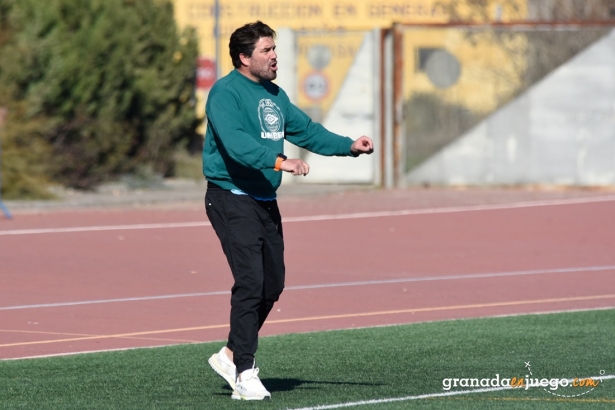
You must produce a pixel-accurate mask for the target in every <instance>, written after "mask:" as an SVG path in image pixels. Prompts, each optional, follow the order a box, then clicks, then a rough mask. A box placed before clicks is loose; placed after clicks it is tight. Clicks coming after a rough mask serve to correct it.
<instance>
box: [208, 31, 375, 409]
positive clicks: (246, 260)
mask: <svg viewBox="0 0 615 410" xmlns="http://www.w3.org/2000/svg"><path fill="white" fill-rule="evenodd" d="M275 36H276V33H275V31H273V30H272V29H271V28H270V27H269V26H267V25H266V24H264V23H262V22H260V21H257V22H255V23H251V24H246V25H245V26H243V27H241V28H238V29H237V30H236V31H235V32H234V33H233V34H232V35H231V38H230V43H229V47H230V54H231V58H232V60H233V65H234V67H235V69H234V70H233V71H232V72H231V73H229V74H228V75H227V76H225V77H224V78H222V79H220V80H219V81H217V82H216V84H215V85H214V86H213V88H212V89H211V91H210V93H209V98H208V100H207V105H206V111H207V132H206V134H205V144H204V147H203V173H204V174H205V177H206V178H207V181H208V185H207V193H206V195H205V208H206V211H207V217H208V218H209V220H210V221H211V225H212V227H213V228H214V230H215V232H216V234H217V236H218V238H219V239H220V243H221V244H222V249H223V251H224V254H225V255H226V258H227V260H228V263H229V266H230V268H231V272H232V274H233V278H234V280H235V283H234V285H233V287H232V292H231V319H230V325H231V330H230V333H229V336H228V342H227V345H226V346H225V347H223V348H222V349H221V350H220V351H219V352H218V353H215V354H214V355H212V356H211V358H210V359H209V364H210V365H211V367H212V368H213V369H214V370H215V371H216V373H218V374H219V375H220V376H221V377H223V378H224V379H225V380H226V381H227V382H228V383H229V385H230V386H231V388H232V389H233V394H232V398H233V399H237V400H263V399H269V398H271V394H270V393H269V392H268V391H267V389H266V388H265V387H264V386H263V384H262V383H261V381H260V379H259V378H258V372H259V369H258V368H256V365H255V359H254V354H255V353H256V349H257V345H258V331H259V329H260V328H261V326H262V325H263V323H264V322H265V319H266V318H267V315H268V314H269V312H270V311H271V309H272V307H273V304H274V303H275V302H276V301H277V300H278V299H279V297H280V294H281V293H282V289H283V288H284V275H285V271H284V242H283V233H282V221H281V216H280V212H279V210H278V205H277V202H276V190H277V188H278V187H279V186H280V183H281V180H282V175H281V174H282V172H281V171H284V172H289V173H291V174H292V175H304V176H305V175H307V174H308V172H309V170H310V167H309V166H308V164H306V163H305V162H304V161H303V160H301V159H298V158H295V159H290V158H287V157H286V156H284V154H283V148H284V146H283V142H284V139H287V140H288V141H289V142H291V143H293V144H295V145H298V146H300V147H303V148H306V149H308V150H310V151H312V152H315V153H317V154H321V155H328V156H332V155H337V156H355V157H356V156H358V155H360V154H371V153H372V151H373V143H372V140H371V139H370V138H368V137H365V136H362V137H360V138H358V139H357V140H356V141H353V140H352V139H350V138H348V137H342V136H340V135H337V134H334V133H331V132H329V131H327V130H326V129H325V128H324V127H323V126H322V125H320V124H317V123H314V122H312V121H311V120H310V118H309V117H308V116H307V115H306V114H304V113H303V112H302V111H300V110H299V109H298V108H297V107H295V106H294V105H293V104H291V102H290V101H289V99H288V96H287V95H286V93H285V92H284V91H283V90H282V89H281V88H279V87H278V86H277V85H275V84H274V83H272V82H271V81H272V80H274V79H275V78H276V72H277V70H278V65H277V55H276V52H275V42H274V39H275Z"/></svg>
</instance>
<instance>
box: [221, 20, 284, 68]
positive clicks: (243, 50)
mask: <svg viewBox="0 0 615 410" xmlns="http://www.w3.org/2000/svg"><path fill="white" fill-rule="evenodd" d="M275 36H276V33H275V31H274V30H273V29H272V28H271V27H269V26H268V25H266V24H265V23H263V22H262V21H256V22H254V23H249V24H246V25H245V26H242V27H239V28H238V29H237V30H235V31H234V32H233V34H231V41H230V42H229V44H228V47H229V52H230V54H231V59H232V60H233V66H234V67H235V68H239V67H241V59H240V58H239V55H240V54H244V55H246V56H251V55H252V53H253V52H254V47H256V43H257V42H258V40H259V39H260V38H261V37H271V38H275Z"/></svg>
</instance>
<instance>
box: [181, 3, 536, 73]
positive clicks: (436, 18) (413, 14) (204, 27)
mask: <svg viewBox="0 0 615 410" xmlns="http://www.w3.org/2000/svg"><path fill="white" fill-rule="evenodd" d="M525 2H526V0H515V1H514V2H513V3H518V4H517V6H516V7H511V6H510V4H511V3H510V2H496V1H491V2H488V3H489V5H488V7H487V10H485V11H484V14H485V15H487V16H489V17H490V18H491V19H493V20H496V19H497V20H501V21H507V20H508V21H510V20H518V19H520V18H522V17H524V13H525V8H524V7H521V6H522V5H524V4H525ZM455 3H461V6H460V7H457V10H458V12H459V13H462V15H468V16H471V15H472V13H470V11H471V9H472V7H471V6H468V5H466V4H465V3H463V2H460V1H459V0H445V1H443V0H355V1H350V0H283V1H282V0H219V26H220V27H219V28H220V30H219V31H220V50H221V55H222V56H223V57H224V58H225V60H229V61H230V58H229V57H228V56H227V54H228V39H229V36H230V35H231V33H232V32H233V31H235V29H237V28H238V27H241V26H243V25H244V24H246V23H250V22H253V21H256V20H261V21H263V22H264V23H266V24H268V25H270V26H271V27H272V28H273V29H279V28H292V29H295V30H350V31H352V30H371V29H373V28H376V27H390V26H391V25H392V24H393V23H395V22H398V23H421V24H424V23H445V22H448V21H450V19H451V17H452V16H451V8H450V7H451V6H450V4H455ZM500 3H503V4H504V5H503V6H501V5H500ZM174 4H175V16H176V20H177V23H178V25H179V26H180V27H186V26H192V27H194V28H196V29H197V30H198V32H199V39H200V47H201V54H202V55H203V56H205V57H215V37H214V23H215V21H214V20H215V8H214V4H215V3H214V0H174ZM227 64H229V65H230V63H228V62H227ZM223 65H224V63H223ZM224 71H228V70H223V72H224Z"/></svg>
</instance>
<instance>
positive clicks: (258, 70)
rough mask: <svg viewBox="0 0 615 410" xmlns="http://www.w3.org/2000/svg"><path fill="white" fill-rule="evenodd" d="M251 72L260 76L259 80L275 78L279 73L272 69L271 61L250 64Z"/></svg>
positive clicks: (257, 76)
mask: <svg viewBox="0 0 615 410" xmlns="http://www.w3.org/2000/svg"><path fill="white" fill-rule="evenodd" d="M276 64H277V62H276ZM250 74H252V75H253V76H254V77H256V78H258V79H259V80H268V81H272V80H275V79H276V77H277V76H278V73H277V72H276V71H275V70H272V69H271V65H270V64H269V62H266V63H264V64H262V65H260V64H259V65H252V66H250Z"/></svg>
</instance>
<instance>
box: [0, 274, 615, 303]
mask: <svg viewBox="0 0 615 410" xmlns="http://www.w3.org/2000/svg"><path fill="white" fill-rule="evenodd" d="M609 270H615V265H607V266H586V267H581V268H559V269H539V270H527V271H513V272H492V273H470V274H465V275H446V276H422V277H414V278H400V279H383V280H366V281H357V282H339V283H322V284H313V285H300V286H287V287H286V288H284V290H285V291H289V290H309V289H323V288H338V287H350V286H366V285H388V284H393V283H409V282H429V281H445V280H460V279H488V278H500V277H507V276H526V275H543V274H556V273H575V272H602V271H609ZM230 293H231V292H230V291H225V290H221V291H213V292H197V293H180V294H171V295H157V296H142V297H130V298H116V299H99V300H83V301H76V302H58V303H42V304H33V305H16V306H4V307H0V311H2V310H18V309H40V308H53V307H63V306H77V305H94V304H99V303H122V302H141V301H148V300H161V299H177V298H188V297H206V296H219V295H229V294H230Z"/></svg>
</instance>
